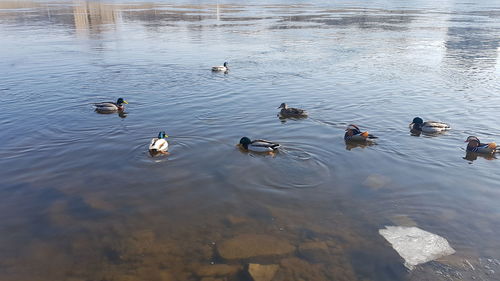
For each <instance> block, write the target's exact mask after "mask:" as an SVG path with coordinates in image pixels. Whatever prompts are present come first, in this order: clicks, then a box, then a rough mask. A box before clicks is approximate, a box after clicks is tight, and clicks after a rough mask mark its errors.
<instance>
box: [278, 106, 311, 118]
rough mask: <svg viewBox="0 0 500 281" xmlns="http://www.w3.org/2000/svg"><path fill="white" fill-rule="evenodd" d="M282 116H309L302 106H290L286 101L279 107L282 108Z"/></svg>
mask: <svg viewBox="0 0 500 281" xmlns="http://www.w3.org/2000/svg"><path fill="white" fill-rule="evenodd" d="M280 108H281V110H280V113H279V115H280V117H284V118H288V117H292V118H301V117H307V112H306V111H305V110H303V109H300V108H294V107H288V105H287V104H286V103H282V104H281V105H280V106H279V107H278V109H280Z"/></svg>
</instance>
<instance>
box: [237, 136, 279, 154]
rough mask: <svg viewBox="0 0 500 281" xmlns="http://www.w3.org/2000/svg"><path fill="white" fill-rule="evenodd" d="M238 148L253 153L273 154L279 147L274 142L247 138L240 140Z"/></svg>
mask: <svg viewBox="0 0 500 281" xmlns="http://www.w3.org/2000/svg"><path fill="white" fill-rule="evenodd" d="M240 146H241V147H243V148H244V149H246V150H250V151H254V152H273V151H276V150H277V149H278V148H279V147H280V145H279V144H277V143H275V142H270V141H266V140H253V141H252V140H250V139H249V138H247V137H242V138H241V140H240Z"/></svg>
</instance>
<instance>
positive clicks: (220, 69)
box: [212, 62, 229, 72]
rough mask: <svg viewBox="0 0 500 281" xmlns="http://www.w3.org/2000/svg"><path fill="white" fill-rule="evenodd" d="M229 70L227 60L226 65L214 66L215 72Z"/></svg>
mask: <svg viewBox="0 0 500 281" xmlns="http://www.w3.org/2000/svg"><path fill="white" fill-rule="evenodd" d="M228 70H229V66H228V64H227V62H225V63H224V65H217V66H212V71H214V72H226V71H228Z"/></svg>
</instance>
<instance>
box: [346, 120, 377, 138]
mask: <svg viewBox="0 0 500 281" xmlns="http://www.w3.org/2000/svg"><path fill="white" fill-rule="evenodd" d="M376 138H377V137H376V136H374V135H371V134H369V133H368V132H361V130H360V129H359V127H358V126H356V125H352V124H351V125H349V126H347V129H346V132H345V134H344V140H345V141H346V142H349V141H352V142H367V141H371V139H376Z"/></svg>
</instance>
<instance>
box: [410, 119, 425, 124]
mask: <svg viewBox="0 0 500 281" xmlns="http://www.w3.org/2000/svg"><path fill="white" fill-rule="evenodd" d="M411 123H412V124H419V125H422V124H424V120H423V119H422V118H420V117H415V118H413V121H412V122H411Z"/></svg>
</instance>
